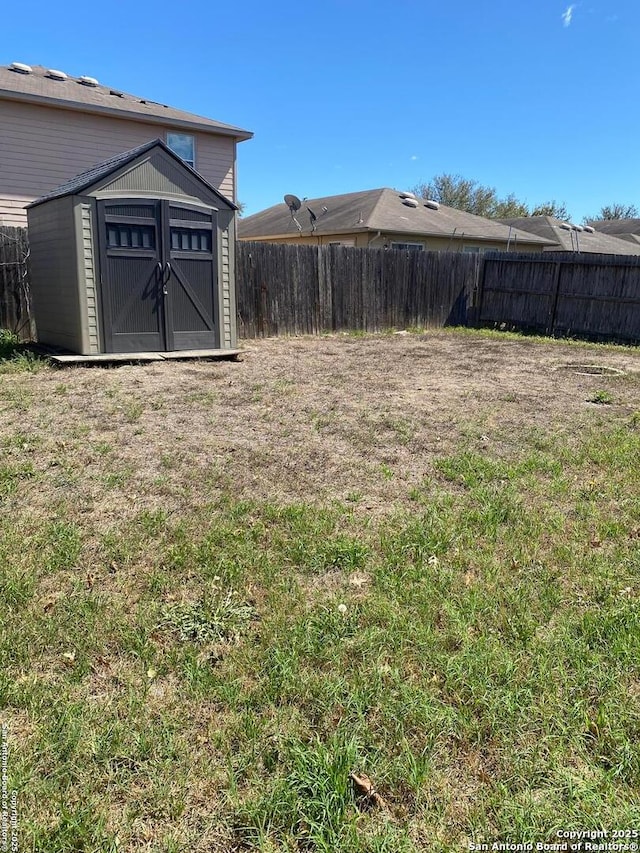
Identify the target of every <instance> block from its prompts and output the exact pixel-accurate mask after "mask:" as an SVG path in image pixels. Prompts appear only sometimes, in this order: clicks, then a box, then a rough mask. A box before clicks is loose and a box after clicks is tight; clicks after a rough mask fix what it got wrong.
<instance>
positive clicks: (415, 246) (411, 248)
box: [391, 243, 424, 252]
mask: <svg viewBox="0 0 640 853" xmlns="http://www.w3.org/2000/svg"><path fill="white" fill-rule="evenodd" d="M391 248H392V249H399V250H400V251H401V252H422V250H423V249H424V244H423V243H392V244H391Z"/></svg>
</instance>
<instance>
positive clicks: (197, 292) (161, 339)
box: [27, 139, 237, 355]
mask: <svg viewBox="0 0 640 853" xmlns="http://www.w3.org/2000/svg"><path fill="white" fill-rule="evenodd" d="M236 210H237V207H236V205H235V204H234V203H233V202H231V201H229V199H226V198H225V197H224V196H223V195H221V194H220V192H218V190H216V189H215V188H214V187H212V186H211V185H210V184H208V183H207V182H206V181H205V180H204V179H203V178H202V177H201V176H200V175H199V174H198V173H197V172H196V171H194V169H192V168H191V167H190V166H188V165H187V164H186V163H185V162H184V161H183V160H181V159H180V158H179V157H178V156H177V155H176V154H174V153H173V152H172V151H171V150H170V149H169V148H167V146H166V145H165V144H164V143H163V142H162V141H161V140H160V139H156V140H154V141H152V142H149V143H147V144H145V145H142V146H140V147H138V148H135V149H133V150H131V151H127V152H125V153H123V154H120V155H118V156H117V157H113V158H111V159H110V160H108V161H106V162H104V163H101V164H100V165H98V166H95V167H93V168H92V169H90V170H88V171H86V172H83V173H82V174H80V175H78V176H77V177H76V178H73V179H72V180H70V181H68V182H67V183H65V184H63V185H62V186H60V187H58V188H57V189H55V190H53V191H52V192H50V193H48V194H47V195H45V196H42V198H39V199H37V200H36V201H34V202H33V203H32V204H31V205H29V207H28V210H27V216H28V223H29V244H30V272H31V294H32V298H33V309H34V316H35V321H36V328H37V333H38V340H39V342H40V343H43V344H47V345H50V346H53V347H56V348H58V349H66V350H69V351H71V352H74V353H80V354H82V355H97V354H100V353H149V352H157V353H162V352H175V351H185V350H211V349H221V350H231V349H233V348H234V347H235V346H236V317H235V312H236V309H235V282H234V247H235V213H236Z"/></svg>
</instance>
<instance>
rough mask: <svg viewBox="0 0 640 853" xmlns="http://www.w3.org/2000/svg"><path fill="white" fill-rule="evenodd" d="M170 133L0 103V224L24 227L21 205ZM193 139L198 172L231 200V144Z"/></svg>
mask: <svg viewBox="0 0 640 853" xmlns="http://www.w3.org/2000/svg"><path fill="white" fill-rule="evenodd" d="M174 129H175V128H174ZM171 130H172V128H171V125H167V127H166V128H163V127H162V126H161V125H153V124H146V123H144V122H138V121H135V120H129V119H120V118H112V117H109V116H98V115H91V114H88V113H80V112H76V111H73V110H64V109H56V108H55V107H46V106H39V105H36V104H26V103H20V102H14V101H4V100H0V150H1V151H2V159H1V161H0V224H2V225H22V226H24V225H25V224H26V213H25V212H24V211H23V208H24V205H25V204H28V203H29V202H31V201H33V200H34V199H36V198H38V197H40V196H41V195H44V194H45V193H47V192H49V191H50V190H52V189H54V188H55V187H57V186H60V184H62V183H64V182H65V181H67V180H69V179H70V178H73V177H74V176H75V175H77V174H79V173H80V172H82V171H84V170H85V169H88V168H89V167H91V166H94V165H96V164H97V163H100V162H102V161H103V160H107V159H108V158H109V157H113V156H115V155H116V154H120V153H122V152H123V151H127V150H129V149H130V148H135V147H136V146H138V145H142V144H143V143H145V142H148V141H150V140H151V139H155V138H157V137H160V138H161V139H163V140H166V132H167V131H171ZM180 132H185V131H184V130H181V131H180ZM193 135H194V136H195V137H196V158H197V159H196V169H197V171H198V172H200V174H202V176H203V177H204V178H205V180H207V181H208V182H209V183H210V184H212V185H213V186H214V187H216V189H219V190H220V192H222V194H223V195H225V196H227V197H228V198H230V199H231V200H234V199H235V183H234V164H235V142H234V140H233V138H230V137H225V136H215V135H211V134H207V133H199V132H197V131H196V132H194V134H193Z"/></svg>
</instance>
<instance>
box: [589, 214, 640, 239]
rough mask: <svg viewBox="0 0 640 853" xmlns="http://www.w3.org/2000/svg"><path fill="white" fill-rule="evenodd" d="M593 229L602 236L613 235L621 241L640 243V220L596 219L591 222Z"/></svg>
mask: <svg viewBox="0 0 640 853" xmlns="http://www.w3.org/2000/svg"><path fill="white" fill-rule="evenodd" d="M589 225H591V227H592V228H595V229H596V231H600V232H601V233H602V234H611V236H612V237H618V238H619V239H620V240H629V241H630V242H631V243H640V219H594V220H592V221H590V222H589Z"/></svg>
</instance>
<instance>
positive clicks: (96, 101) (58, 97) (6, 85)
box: [0, 65, 253, 140]
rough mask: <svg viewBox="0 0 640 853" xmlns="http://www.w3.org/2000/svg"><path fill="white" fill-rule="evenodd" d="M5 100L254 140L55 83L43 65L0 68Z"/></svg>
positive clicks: (75, 81)
mask: <svg viewBox="0 0 640 853" xmlns="http://www.w3.org/2000/svg"><path fill="white" fill-rule="evenodd" d="M3 98H4V99H10V100H18V101H27V102H32V103H33V102H37V103H42V104H49V105H50V106H57V107H65V108H66V109H74V110H82V111H84V112H92V113H103V114H104V113H108V114H110V115H113V116H118V117H120V118H128V119H135V120H136V121H148V122H151V123H153V124H164V125H170V126H172V127H174V126H175V127H184V128H189V129H191V130H199V131H201V132H203V133H217V134H222V135H223V136H233V137H234V138H235V139H237V140H243V139H251V137H252V136H253V134H252V133H250V132H249V131H247V130H243V129H242V128H239V127H234V126H233V125H230V124H223V123H222V122H219V121H214V120H213V119H209V118H204V117H202V116H199V115H195V114H194V113H188V112H185V111H183V110H177V109H175V108H174V107H169V106H166V105H165V104H160V103H157V102H155V101H150V100H148V99H146V98H141V97H139V96H138V95H130V94H127V93H126V92H120V91H118V90H116V89H113V88H111V87H110V86H102V85H100V84H99V85H97V86H91V85H85V84H84V83H82V82H80V78H79V77H71V76H68V77H67V79H66V80H57V79H54V78H53V77H51V76H50V74H49V69H47V68H44V67H43V66H41V65H33V66H31V72H30V73H28V74H24V73H21V72H19V71H13V70H12V69H11V68H10V67H7V66H0V99H3Z"/></svg>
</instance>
